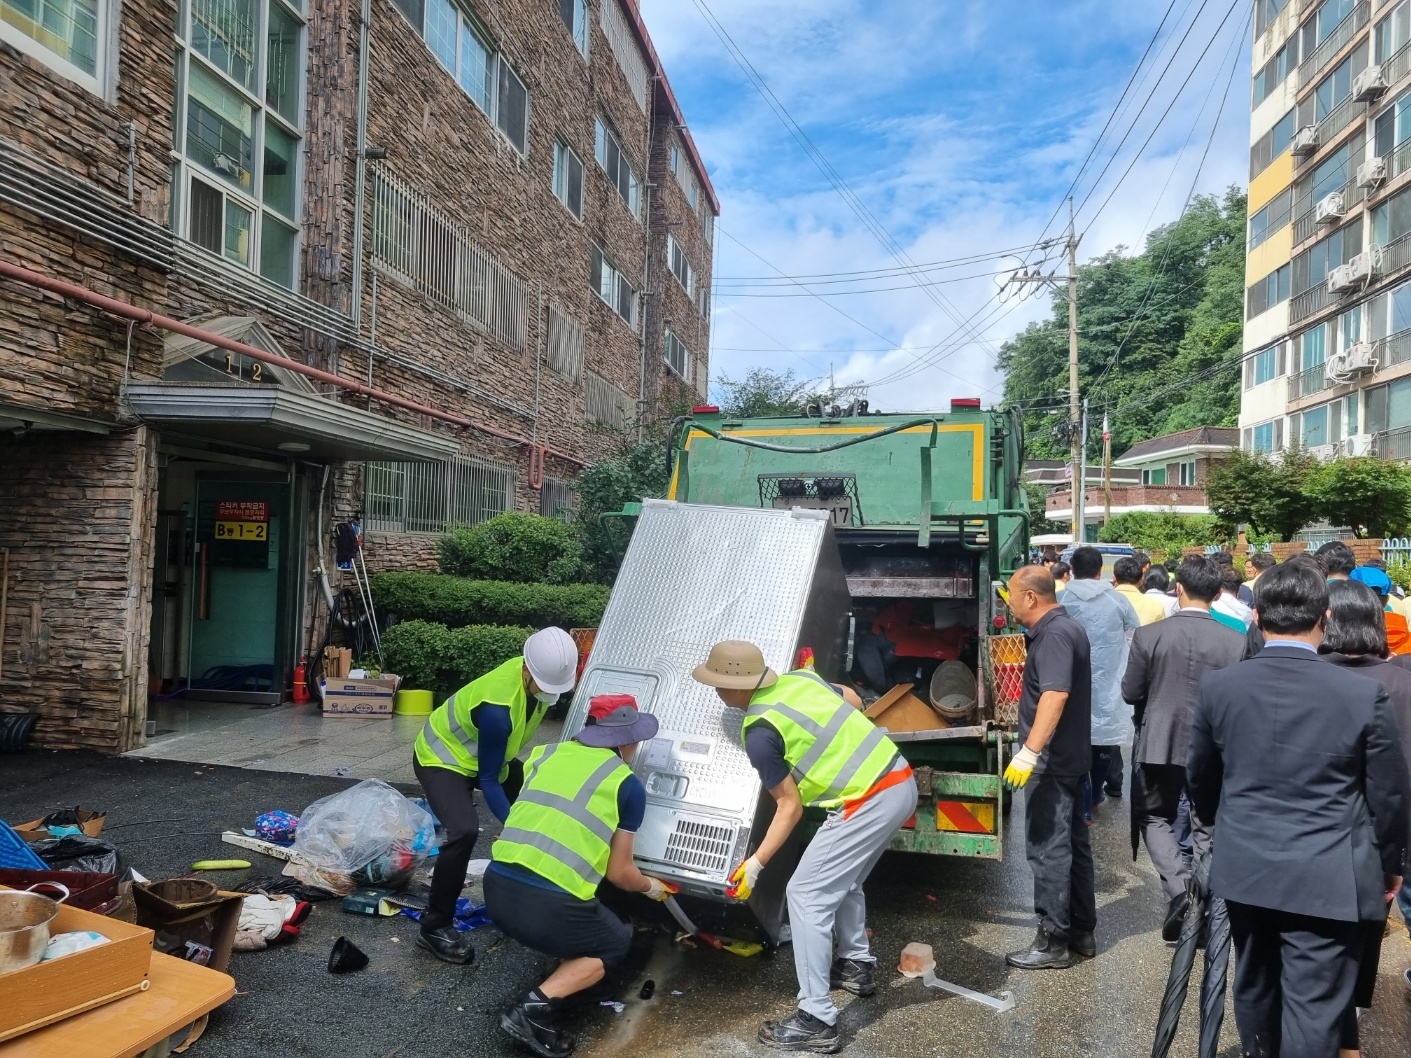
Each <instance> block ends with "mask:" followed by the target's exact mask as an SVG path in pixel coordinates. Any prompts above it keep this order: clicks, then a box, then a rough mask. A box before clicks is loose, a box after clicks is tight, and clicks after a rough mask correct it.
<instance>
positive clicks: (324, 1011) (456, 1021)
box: [0, 753, 1411, 1058]
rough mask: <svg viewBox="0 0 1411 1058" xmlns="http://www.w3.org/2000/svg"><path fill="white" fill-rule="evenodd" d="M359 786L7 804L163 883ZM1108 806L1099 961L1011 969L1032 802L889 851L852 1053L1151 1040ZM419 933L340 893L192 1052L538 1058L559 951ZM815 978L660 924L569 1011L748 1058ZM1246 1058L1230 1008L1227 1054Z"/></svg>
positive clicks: (77, 769) (183, 791)
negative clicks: (906, 949)
mask: <svg viewBox="0 0 1411 1058" xmlns="http://www.w3.org/2000/svg"><path fill="white" fill-rule="evenodd" d="M197 772H200V774H197ZM348 785H351V783H350V782H349V781H347V780H340V779H333V778H326V777H313V776H301V775H284V774H278V773H269V772H251V771H241V770H237V769H231V768H214V769H212V768H202V767H201V766H199V765H192V764H185V763H179V762H166V761H162V762H152V761H141V760H133V759H102V758H99V757H96V756H92V755H88V754H82V753H31V754H29V755H27V756H20V757H5V758H0V818H4V819H6V820H8V821H11V822H18V821H23V820H26V819H30V818H34V817H35V816H37V815H40V814H42V813H44V812H47V811H50V810H52V809H54V808H58V807H64V806H73V805H75V804H80V803H81V804H83V805H85V806H90V807H97V808H106V809H107V810H108V812H109V816H108V824H109V827H108V831H107V836H109V837H110V838H111V839H112V840H114V842H115V843H116V844H119V845H120V846H121V847H122V848H123V850H124V852H125V854H126V855H127V856H128V858H129V859H130V860H131V862H132V863H133V865H134V866H136V867H137V868H138V869H140V870H142V871H143V872H144V873H145V874H147V875H148V876H149V877H154V878H160V877H168V876H172V875H175V874H179V873H183V872H185V871H186V869H187V868H188V867H189V865H190V864H191V862H193V861H194V860H197V859H202V858H212V857H226V856H230V855H246V854H244V853H237V852H236V850H234V849H232V848H230V847H229V846H225V845H222V844H221V843H220V841H219V833H220V831H221V830H224V829H228V828H239V827H241V826H250V825H252V821H253V819H254V817H255V816H256V815H257V814H258V813H259V812H261V811H265V810H268V809H271V808H284V809H287V810H289V811H292V812H295V813H297V812H299V811H300V810H301V809H302V808H303V807H304V806H305V805H307V804H308V803H309V802H311V801H313V800H314V799H316V798H318V797H321V796H323V795H325V794H328V793H331V792H334V791H335V790H338V789H341V788H343V787H346V786H348ZM1021 801H1022V799H1021ZM1098 812H1099V818H1098V820H1097V822H1096V825H1095V826H1094V828H1093V839H1094V844H1095V852H1096V856H1097V862H1098V889H1099V892H1098V904H1099V925H1098V931H1097V939H1098V949H1099V954H1098V957H1097V958H1096V959H1094V960H1091V961H1088V962H1084V963H1082V964H1080V965H1078V966H1077V967H1075V968H1073V969H1071V970H1067V971H1058V972H1055V971H1049V972H1044V973H1024V972H1021V971H1011V970H1009V969H1007V968H1006V966H1005V965H1004V958H1003V956H1004V953H1005V952H1006V951H1009V950H1012V949H1014V948H1017V947H1020V946H1022V945H1024V944H1025V943H1027V942H1028V940H1029V939H1030V937H1031V936H1032V934H1033V917H1032V914H1031V913H1030V907H1031V903H1030V901H1031V895H1032V894H1031V891H1030V878H1029V873H1028V869H1027V867H1026V866H1025V864H1024V860H1023V854H1022V826H1023V806H1022V803H1017V804H1016V806H1015V810H1014V813H1013V817H1012V819H1011V820H1010V822H1009V826H1008V829H1007V835H1006V836H1007V838H1008V839H1009V841H1010V845H1009V850H1008V853H1007V855H1006V859H1005V861H1004V862H1003V863H983V862H978V861H958V860H952V859H940V858H936V859H932V858H926V857H906V856H895V857H887V858H884V859H883V861H882V863H881V865H880V866H879V867H878V869H877V871H876V873H875V874H874V875H873V878H872V880H871V881H870V882H869V884H868V887H867V890H868V899H869V903H870V915H869V918H870V921H871V924H872V928H873V930H874V932H875V939H874V950H875V952H876V954H877V956H878V959H879V962H880V969H881V970H882V971H883V972H881V973H880V974H879V984H880V988H879V991H878V994H877V995H876V996H875V997H873V998H871V999H865V1000H864V999H853V998H852V997H848V996H846V995H845V994H843V993H838V994H837V995H838V997H839V998H840V999H845V1000H846V1001H847V1002H846V1003H845V1004H842V1005H843V1014H842V1020H841V1027H842V1030H843V1034H844V1037H845V1039H846V1040H847V1048H846V1053H847V1054H850V1055H854V1056H857V1058H870V1056H877V1058H884V1056H885V1058H893V1056H895V1058H910V1056H913V1055H915V1056H922V1055H925V1056H938V1055H939V1056H951V1055H954V1056H961V1055H964V1056H967V1058H973V1056H975V1055H994V1056H1001V1055H1002V1056H1010V1055H1013V1056H1016V1058H1017V1056H1025V1058H1028V1056H1036V1058H1049V1056H1052V1058H1060V1056H1063V1058H1067V1056H1079V1055H1094V1056H1102V1058H1109V1056H1119V1058H1126V1056H1142V1055H1146V1054H1149V1053H1150V1048H1151V1038H1152V1031H1153V1029H1154V1026H1155V1023H1156V1016H1157V1009H1158V1006H1159V1004H1160V998H1161V994H1162V989H1163V987H1164V984H1165V980H1166V973H1167V970H1168V968H1169V965H1170V949H1169V948H1168V947H1167V946H1166V945H1165V944H1163V943H1162V942H1161V940H1160V937H1159V936H1158V934H1157V929H1158V928H1159V925H1160V908H1159V905H1160V904H1161V897H1160V890H1159V886H1158V883H1157V880H1156V876H1155V874H1154V872H1153V871H1152V868H1151V865H1150V862H1149V861H1148V860H1147V859H1146V856H1145V853H1143V854H1142V856H1141V858H1140V859H1139V860H1138V861H1137V862H1136V863H1133V862H1132V859H1131V855H1130V851H1129V847H1128V845H1127V841H1128V838H1127V824H1126V818H1125V805H1124V804H1121V803H1117V802H1108V804H1107V805H1105V806H1103V807H1102V808H1100V809H1099V810H1098ZM150 820H163V821H164V822H147V821H150ZM124 824H129V825H124ZM138 824H141V825H138ZM484 847H488V845H486V846H484ZM248 858H250V859H252V860H254V861H256V864H255V867H254V869H253V870H252V871H240V872H228V873H225V874H222V875H217V876H215V877H216V880H217V881H219V882H221V883H222V884H226V885H229V884H238V880H242V879H244V878H247V877H249V876H251V875H252V874H255V873H263V874H276V873H278V869H279V867H280V866H281V865H280V864H278V863H276V862H274V861H269V860H265V859H264V858H263V857H259V856H256V855H253V854H249V856H248ZM415 929H416V927H415V925H414V924H413V923H412V922H411V921H410V920H407V919H400V918H398V919H369V918H362V917H358V916H353V915H347V914H344V913H342V912H341V911H340V910H339V909H338V906H337V904H336V902H334V903H323V904H320V905H319V906H318V907H317V908H316V910H315V912H314V914H313V915H312V916H311V917H310V919H309V921H308V923H306V925H305V927H304V930H303V934H302V936H301V937H300V939H299V940H298V942H297V943H295V944H294V945H292V946H290V947H286V948H278V949H271V950H267V951H264V952H258V953H251V954H237V955H236V956H235V957H234V959H233V962H232V967H231V971H232V973H233V974H234V975H235V978H236V981H237V987H238V990H239V994H238V995H237V996H236V998H235V999H233V1000H231V1002H229V1003H228V1004H226V1006H225V1007H223V1008H221V1009H220V1010H219V1011H217V1012H216V1013H215V1014H213V1015H212V1018H211V1025H210V1028H209V1029H208V1030H207V1032H206V1035H205V1036H204V1037H203V1038H202V1039H201V1040H200V1042H198V1043H197V1044H196V1045H195V1047H193V1048H192V1050H191V1051H190V1052H188V1053H190V1054H192V1055H194V1056H196V1058H247V1056H248V1058H256V1056H261V1058H263V1056H267V1055H280V1056H295V1055H299V1056H302V1055H308V1056H327V1058H393V1056H398V1058H433V1056H435V1058H443V1056H446V1055H458V1056H460V1055H465V1056H479V1055H496V1056H499V1055H517V1054H521V1053H524V1052H521V1051H519V1050H518V1049H517V1048H516V1047H515V1046H514V1045H513V1044H510V1043H508V1042H506V1041H505V1040H503V1039H502V1038H501V1037H500V1035H499V1031H498V1028H497V1027H496V1016H497V1012H498V1010H499V1009H500V1007H501V1006H502V1005H503V1004H504V1003H505V1002H507V1001H508V1000H510V999H511V998H513V996H514V995H516V994H518V993H519V992H521V991H522V990H523V989H525V988H526V987H528V986H529V985H531V984H533V983H534V982H535V980H536V977H537V976H538V975H539V974H541V973H542V971H543V970H544V969H545V968H546V966H547V963H546V962H545V961H544V960H542V959H541V958H540V957H539V956H537V955H535V954H534V953H532V952H527V951H525V950H524V949H522V948H520V947H518V946H517V945H515V944H513V943H511V942H509V941H507V940H505V939H504V938H503V937H501V936H500V935H499V934H498V933H497V932H496V931H495V930H494V928H493V927H487V928H485V929H482V930H479V931H477V933H476V937H477V940H476V946H477V949H478V951H479V955H478V957H477V959H476V962H475V964H474V965H473V966H471V967H468V968H459V967H451V966H446V965H444V964H441V963H438V962H436V961H434V960H433V959H431V958H430V957H429V956H426V955H425V954H424V953H420V952H418V951H417V950H416V949H415V948H414V947H413V941H414V939H415ZM339 934H345V935H347V936H348V937H349V938H350V939H352V940H353V941H354V943H356V944H357V945H358V946H359V947H361V948H362V949H363V950H364V951H366V952H367V954H368V955H369V956H370V958H371V965H370V966H369V968H368V969H367V970H365V971H363V972H361V973H358V974H353V975H349V976H341V977H335V976H331V975H329V974H328V973H327V972H326V969H325V965H326V962H327V958H328V952H329V949H330V948H331V946H332V943H333V940H334V939H335V938H336V937H337V936H338V935H339ZM1405 936H1406V934H1405V931H1404V929H1402V928H1400V927H1398V929H1397V933H1396V935H1395V936H1393V937H1389V938H1388V939H1387V941H1386V943H1385V944H1384V946H1383V958H1382V976H1381V981H1380V984H1379V986H1378V994H1377V1001H1376V1006H1375V1007H1374V1008H1373V1010H1372V1011H1371V1013H1369V1014H1368V1015H1367V1017H1366V1018H1364V1019H1363V1022H1362V1039H1363V1052H1362V1053H1363V1054H1364V1055H1366V1056H1368V1058H1403V1056H1404V1055H1406V1054H1407V1053H1408V1050H1409V1049H1411V1045H1408V1041H1409V1040H1411V1002H1408V999H1407V993H1406V990H1405V988H1404V986H1403V985H1402V983H1401V981H1400V978H1399V974H1400V971H1401V970H1402V969H1403V968H1404V967H1405V966H1407V965H1408V963H1411V943H1408V942H1407V941H1406V939H1405ZM644 939H646V938H645V934H644ZM913 940H917V941H923V942H925V943H928V944H931V945H932V946H933V947H934V949H935V952H936V957H937V963H938V965H937V974H938V976H940V977H942V978H945V979H948V980H950V981H954V982H957V983H959V984H963V985H966V986H968V987H970V988H973V989H977V990H979V991H984V992H988V993H991V994H996V993H998V992H1000V991H1003V990H1010V991H1012V992H1013V994H1014V998H1015V1000H1016V1007H1015V1009H1014V1010H1012V1011H1010V1012H1008V1013H1003V1014H997V1013H995V1012H994V1011H992V1010H990V1009H989V1008H987V1007H985V1006H982V1005H980V1004H977V1003H974V1002H971V1001H968V1000H965V999H961V998H957V997H954V996H950V995H947V994H945V993H941V992H937V991H934V990H931V989H927V988H925V987H924V986H923V985H922V984H921V983H920V982H918V981H908V980H906V979H904V978H902V977H900V975H898V974H895V973H893V972H892V970H893V968H894V967H895V965H896V959H897V957H898V954H899V953H900V951H901V949H902V947H903V946H904V945H905V944H906V943H907V942H908V941H913ZM1197 972H1198V971H1197ZM647 976H650V977H651V978H652V979H653V980H654V981H655V982H656V994H655V997H654V998H653V999H651V1000H649V1001H642V1000H640V999H638V998H636V996H637V985H638V984H639V983H640V981H641V980H642V979H644V978H645V977H647ZM794 991H795V984H794V979H793V965H792V959H791V958H790V956H789V952H788V950H787V949H785V950H783V951H781V952H779V953H776V954H774V955H772V956H770V955H765V956H759V957H756V958H752V959H741V958H738V957H736V956H733V955H730V954H728V953H720V952H715V951H709V950H695V949H687V948H684V947H682V946H680V945H676V944H673V943H671V941H670V940H669V939H668V938H667V937H665V936H659V937H657V939H656V940H655V943H654V945H653V946H652V947H651V961H650V963H649V964H648V966H647V969H646V971H645V973H644V974H642V975H640V976H639V977H638V980H637V982H636V983H633V984H632V985H631V986H629V988H627V989H625V990H624V991H623V993H622V994H621V996H620V998H621V999H623V1000H624V1001H625V1002H626V1004H627V1005H626V1009H625V1011H624V1012H623V1013H622V1014H617V1013H614V1012H613V1011H612V1010H611V1009H610V1008H606V1007H597V1006H593V1007H587V1008H582V1009H579V1010H577V1011H575V1012H573V1013H572V1014H571V1015H570V1019H571V1021H572V1024H573V1027H574V1028H575V1029H576V1030H577V1031H578V1032H579V1033H580V1046H579V1053H580V1054H581V1055H585V1056H605V1055H613V1056H635V1055H642V1056H647V1055H659V1054H662V1053H670V1054H675V1055H678V1056H681V1058H698V1056H699V1058H706V1056H710V1058H714V1056H732V1058H734V1056H742V1058H743V1056H755V1055H764V1054H768V1053H770V1052H769V1051H768V1050H767V1049H766V1048H764V1047H762V1046H761V1045H759V1044H758V1043H757V1042H756V1040H755V1031H756V1029H757V1027H758V1024H759V1022H760V1020H761V1019H763V1018H766V1017H777V1016H780V1015H783V1014H786V1013H787V1012H788V1011H789V1010H790V1009H791V1007H792V997H793V994H794ZM673 992H680V993H681V994H680V995H674V994H673ZM1172 1053H1173V1054H1174V1055H1182V1056H1185V1055H1189V1056H1194V1055H1195V1053H1196V1049H1195V1021H1194V1018H1193V1017H1187V1018H1186V1019H1184V1021H1183V1024H1182V1030H1181V1033H1180V1035H1179V1036H1178V1038H1177V1043H1176V1046H1175V1048H1174V1049H1173V1051H1172ZM1237 1055H1238V1046H1237V1042H1236V1036H1235V1032H1234V1023H1233V1017H1232V1016H1231V1017H1229V1018H1227V1022H1226V1030H1225V1046H1224V1047H1223V1048H1222V1058H1235V1056H1237Z"/></svg>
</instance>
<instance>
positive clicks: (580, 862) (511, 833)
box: [500, 827, 600, 888]
mask: <svg viewBox="0 0 1411 1058" xmlns="http://www.w3.org/2000/svg"><path fill="white" fill-rule="evenodd" d="M500 840H501V841H509V842H513V843H514V844H516V845H524V846H526V847H528V848H531V849H535V850H536V851H538V852H542V853H543V854H544V855H545V856H550V857H552V858H554V859H556V860H558V861H559V863H561V864H563V865H564V866H565V867H567V868H569V869H570V870H571V871H573V873H574V874H576V875H578V877H580V878H582V879H583V881H584V882H586V883H588V884H590V885H592V886H593V887H594V888H596V887H597V884H598V879H599V877H600V876H599V875H598V872H597V871H595V870H594V869H593V865H592V864H591V863H589V862H588V861H587V860H586V859H584V858H583V857H582V856H580V855H579V854H578V853H576V852H574V851H573V850H572V849H571V848H569V847H568V846H567V845H565V844H564V843H563V842H561V841H557V840H555V839H554V838H551V837H549V835H547V834H541V833H540V832H539V831H537V830H522V829H521V828H519V827H506V828H505V829H504V830H502V831H501V832H500Z"/></svg>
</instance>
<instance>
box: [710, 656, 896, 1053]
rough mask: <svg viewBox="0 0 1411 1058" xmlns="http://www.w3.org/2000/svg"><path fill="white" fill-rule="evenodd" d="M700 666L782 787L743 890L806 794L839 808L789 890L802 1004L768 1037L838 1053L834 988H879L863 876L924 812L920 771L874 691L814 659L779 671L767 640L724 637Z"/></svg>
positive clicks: (742, 878) (771, 1024) (797, 815)
mask: <svg viewBox="0 0 1411 1058" xmlns="http://www.w3.org/2000/svg"><path fill="white" fill-rule="evenodd" d="M694 676H695V678H696V679H697V680H698V681H699V682H701V683H704V684H706V685H708V686H711V687H714V688H715V689H716V693H717V694H719V695H720V699H721V701H723V702H724V703H725V704H726V705H728V706H730V707H732V708H735V709H743V710H744V711H745V718H744V722H743V739H744V745H745V753H746V755H747V756H748V757H749V758H750V763H751V764H753V765H754V768H755V770H756V771H757V772H758V773H759V777H760V780H761V782H763V784H764V786H765V788H766V789H767V790H768V791H769V794H770V796H771V797H773V798H774V804H775V809H774V820H773V822H771V823H770V824H769V829H768V831H767V832H766V833H765V835H764V839H763V841H761V842H760V844H759V847H758V848H757V849H755V851H754V854H753V855H751V856H750V857H749V858H748V859H746V860H745V861H744V862H743V863H741V864H740V865H739V866H738V867H737V868H736V869H735V872H734V874H732V875H731V883H732V888H731V895H732V896H734V897H735V898H736V899H740V900H747V899H749V897H750V894H751V893H752V892H753V891H754V889H755V886H756V884H757V883H758V881H759V877H760V872H761V871H763V870H764V868H765V867H766V866H767V865H768V864H769V861H770V860H771V859H772V858H773V857H774V855H775V854H776V853H777V852H778V851H779V849H780V848H781V847H782V846H783V845H784V843H785V841H787V840H788V837H789V835H790V834H791V833H792V832H793V829H794V827H795V826H796V825H797V824H798V821H799V820H800V819H801V818H802V817H803V810H804V806H805V805H809V806H811V807H820V808H825V809H827V810H828V820H827V822H825V823H824V824H823V826H822V827H820V828H819V830H818V833H817V834H816V835H815V836H814V838H813V840H812V841H811V842H810V843H809V846H808V848H807V850H805V852H804V854H803V858H802V859H801V860H800V861H799V865H798V866H797V867H796V868H795V869H794V873H793V876H792V877H791V878H790V879H789V882H788V887H787V890H786V893H787V897H788V903H789V924H790V928H791V931H792V933H793V946H794V970H795V972H796V974H797V975H798V980H799V1005H798V1009H797V1010H795V1011H794V1013H792V1014H790V1015H789V1016H788V1017H787V1018H784V1019H782V1020H780V1021H766V1022H765V1023H764V1024H763V1025H761V1026H760V1030H759V1039H760V1042H761V1043H764V1044H766V1045H768V1046H771V1047H776V1048H779V1049H781V1050H795V1051H797V1050H809V1051H814V1052H817V1053H821V1054H831V1053H832V1052H834V1051H836V1050H837V1049H838V1048H839V1047H840V1046H841V1041H840V1040H839V1037H838V1028H837V1020H838V1008H837V1007H836V1006H834V1005H833V1001H832V999H831V998H830V997H829V992H830V990H831V989H834V988H841V989H843V990H844V991H847V992H851V993H852V994H853V995H858V996H870V995H872V994H873V993H874V992H875V991H876V990H877V985H876V982H875V981H874V980H873V975H872V970H873V967H874V966H875V965H876V960H875V959H874V958H873V957H872V953H871V949H870V947H869V945H868V940H867V909H866V905H865V903H864V901H863V896H862V883H863V882H864V881H866V879H867V876H868V875H869V874H870V873H871V872H872V868H873V867H874V866H876V863H877V860H878V859H879V858H880V857H881V855H882V852H883V850H884V849H886V847H887V845H888V843H889V842H890V841H891V838H892V834H893V833H894V832H895V831H896V829H897V828H898V827H900V826H901V825H902V824H903V823H905V822H906V821H907V820H908V819H910V818H911V816H912V815H913V814H914V813H915V812H916V779H915V778H914V777H913V776H912V773H911V766H910V765H909V764H907V762H906V761H905V760H904V759H903V758H902V756H901V754H900V753H899V752H898V750H897V747H896V744H895V743H893V742H892V740H891V739H889V738H888V737H887V736H886V735H885V734H883V732H882V731H881V730H879V729H878V728H877V727H876V726H875V725H874V724H873V723H872V721H870V720H868V719H867V718H866V717H865V716H863V715H862V713H861V712H860V711H859V709H860V707H861V705H862V701H861V699H859V698H858V696H857V694H856V692H855V691H853V690H851V689H850V688H845V687H839V686H835V685H833V684H831V683H828V682H827V681H825V680H824V679H822V678H821V677H820V676H818V675H817V674H816V673H813V672H810V671H800V672H791V673H788V674H787V675H784V676H779V675H777V674H776V673H775V672H774V670H773V669H771V668H769V667H768V666H767V665H766V664H765V661H764V654H763V653H762V652H761V651H760V649H759V647H757V646H756V645H755V644H753V643H745V642H741V641H738V640H727V641H725V642H722V643H717V644H716V645H715V646H714V647H712V648H711V651H710V656H709V658H707V660H706V661H705V662H704V663H703V664H701V665H698V666H696V669H695V672H694ZM835 936H836V938H837V949H836V951H835V950H834V937H835Z"/></svg>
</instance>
